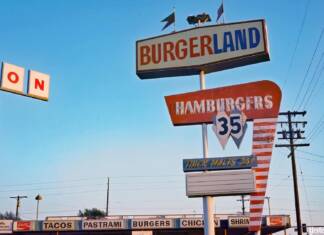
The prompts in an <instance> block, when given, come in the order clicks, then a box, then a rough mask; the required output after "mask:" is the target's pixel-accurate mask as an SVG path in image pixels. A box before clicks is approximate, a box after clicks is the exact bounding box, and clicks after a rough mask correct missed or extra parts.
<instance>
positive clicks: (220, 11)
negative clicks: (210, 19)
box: [216, 3, 224, 22]
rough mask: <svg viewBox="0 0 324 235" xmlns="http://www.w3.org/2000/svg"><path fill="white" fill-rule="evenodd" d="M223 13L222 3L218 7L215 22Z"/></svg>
mask: <svg viewBox="0 0 324 235" xmlns="http://www.w3.org/2000/svg"><path fill="white" fill-rule="evenodd" d="M223 13H224V7H223V3H222V4H221V5H220V7H219V8H218V10H217V20H216V22H217V21H218V20H219V18H220V17H221V16H222V15H223Z"/></svg>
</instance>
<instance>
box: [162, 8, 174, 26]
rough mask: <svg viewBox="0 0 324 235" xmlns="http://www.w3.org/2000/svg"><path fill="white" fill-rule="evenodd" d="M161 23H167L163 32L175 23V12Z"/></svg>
mask: <svg viewBox="0 0 324 235" xmlns="http://www.w3.org/2000/svg"><path fill="white" fill-rule="evenodd" d="M161 22H166V24H165V25H164V27H163V28H162V30H164V29H166V28H167V27H168V26H169V25H171V24H172V23H174V22H175V12H172V13H171V14H170V15H169V16H167V17H166V18H165V19H163V20H161Z"/></svg>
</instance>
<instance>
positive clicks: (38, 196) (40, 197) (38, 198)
mask: <svg viewBox="0 0 324 235" xmlns="http://www.w3.org/2000/svg"><path fill="white" fill-rule="evenodd" d="M35 200H36V201H37V208H36V220H38V207H39V201H40V200H43V197H42V196H41V195H39V194H38V195H37V196H36V197H35Z"/></svg>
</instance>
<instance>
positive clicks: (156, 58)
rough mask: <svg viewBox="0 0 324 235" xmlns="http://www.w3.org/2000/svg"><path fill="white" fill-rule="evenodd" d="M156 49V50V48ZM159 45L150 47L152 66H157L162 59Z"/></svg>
mask: <svg viewBox="0 0 324 235" xmlns="http://www.w3.org/2000/svg"><path fill="white" fill-rule="evenodd" d="M156 47H157V48H156ZM161 50H162V49H161V44H160V43H159V44H157V45H155V44H154V45H152V62H153V63H154V64H158V63H160V62H161V59H162V51H161Z"/></svg>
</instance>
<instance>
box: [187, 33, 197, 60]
mask: <svg viewBox="0 0 324 235" xmlns="http://www.w3.org/2000/svg"><path fill="white" fill-rule="evenodd" d="M197 39H198V37H192V38H189V47H190V57H197V56H199V52H195V50H194V49H195V48H197V47H198V44H195V42H194V41H196V40H197Z"/></svg>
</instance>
